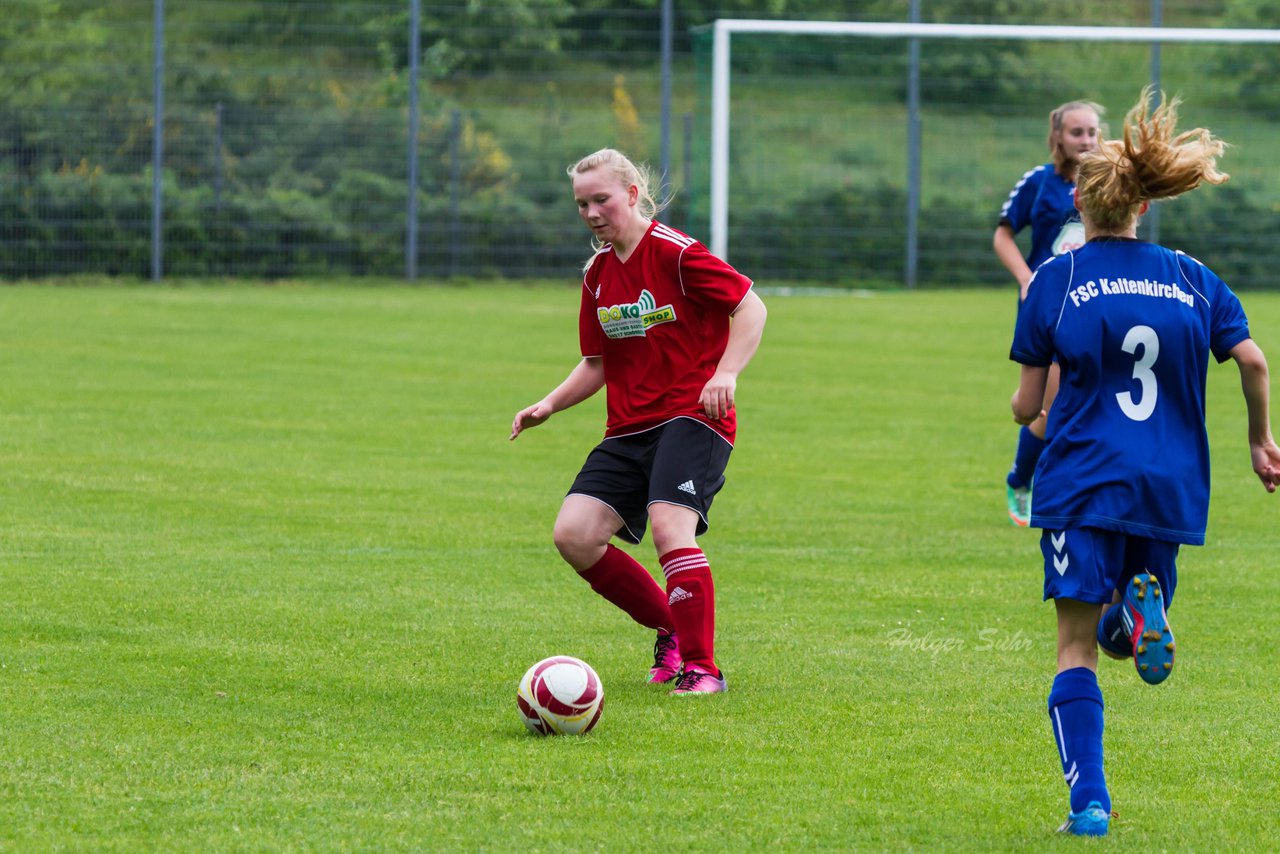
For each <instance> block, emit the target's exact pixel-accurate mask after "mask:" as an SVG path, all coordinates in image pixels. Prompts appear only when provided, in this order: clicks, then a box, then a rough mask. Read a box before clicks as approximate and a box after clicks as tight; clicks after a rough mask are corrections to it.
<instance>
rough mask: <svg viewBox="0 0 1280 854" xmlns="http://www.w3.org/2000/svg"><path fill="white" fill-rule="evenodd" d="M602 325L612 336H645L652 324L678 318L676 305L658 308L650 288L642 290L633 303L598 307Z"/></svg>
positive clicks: (655, 324)
mask: <svg viewBox="0 0 1280 854" xmlns="http://www.w3.org/2000/svg"><path fill="white" fill-rule="evenodd" d="M596 316H597V317H599V318H600V327H601V328H602V329H603V330H604V334H605V335H608V336H609V337H610V338H643V337H644V335H645V333H646V332H647V331H648V330H649V327H650V326H657V325H658V324H660V323H670V322H671V321H673V320H675V319H676V310H675V307H674V306H671V305H664V306H662V307H661V308H658V307H657V305H656V303H655V301H654V299H653V294H651V293H649V290H648V288H646V289H645V290H643V291H641V292H640V298H639V299H638V300H636V301H635V302H632V303H619V304H618V305H611V306H609V307H608V308H605V307H604V306H601V307H599V308H597V309H596Z"/></svg>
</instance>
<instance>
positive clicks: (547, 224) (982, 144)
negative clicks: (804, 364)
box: [0, 0, 1280, 285]
mask: <svg viewBox="0 0 1280 854" xmlns="http://www.w3.org/2000/svg"><path fill="white" fill-rule="evenodd" d="M1046 5H1047V4H1039V3H1033V2H1030V0H1007V2H1003V3H1001V4H990V3H976V2H966V0H953V1H952V2H937V3H926V4H921V3H919V2H917V1H916V0H876V2H859V3H855V2H846V3H840V2H832V3H827V4H818V3H810V4H804V5H803V6H800V5H799V4H795V3H770V4H766V3H752V2H738V3H735V4H733V5H729V4H728V3H725V5H724V7H723V8H715V7H711V8H698V9H692V8H689V7H688V6H687V5H683V4H675V3H673V2H670V0H666V2H663V0H658V2H656V3H655V2H652V0H651V2H648V3H633V4H616V3H615V4H613V5H609V6H603V7H601V6H592V5H591V4H588V3H577V4H574V3H571V2H566V0H525V2H507V3H499V4H491V5H488V6H486V7H485V8H478V7H477V6H475V5H452V6H446V5H421V4H420V2H419V0H355V2H349V3H342V4H329V3H320V2H310V3H308V2H285V0H266V2H247V0H203V2H201V3H190V2H180V1H179V0H168V2H167V4H166V3H165V2H164V0H153V2H144V1H143V0H137V2H132V3H129V2H125V3H116V4H97V3H90V2H88V0H65V2H62V3H53V2H52V0H48V2H46V0H28V2H24V3H21V4H18V5H17V6H16V7H14V8H12V9H8V10H6V18H7V19H8V20H7V22H6V23H2V24H0V47H2V49H3V62H2V63H0V276H2V277H5V278H10V279H13V278H23V277H43V276H59V275H65V274H73V273H108V274H117V275H127V276H150V277H157V278H158V277H162V276H243V277H268V278H280V277H298V276H325V275H377V276H395V277H408V278H416V277H423V278H435V277H456V276H467V277H487V276H506V277H533V276H536V277H543V278H545V277H565V278H566V279H568V278H570V277H572V276H573V275H574V274H575V271H576V270H577V269H578V267H579V265H580V262H581V260H582V258H583V256H584V255H585V254H586V252H587V251H588V235H587V234H586V232H585V230H584V229H582V227H581V225H580V224H579V223H578V221H577V219H576V216H575V213H574V210H573V205H572V201H571V199H570V198H569V188H568V180H567V178H566V177H565V173H564V169H565V167H566V166H567V165H568V164H569V163H571V162H573V161H574V160H576V159H577V158H578V157H579V156H581V155H582V154H585V153H587V152H589V151H591V150H594V149H595V148H599V147H602V146H604V145H613V146H617V147H620V148H623V149H624V150H626V151H628V152H629V153H631V154H633V155H634V156H635V157H637V158H638V159H642V160H647V161H648V162H650V163H651V164H652V165H653V166H655V167H659V168H660V167H664V166H665V168H666V176H665V177H666V180H667V182H668V185H669V187H670V190H671V191H672V192H673V194H674V198H673V202H672V204H671V206H670V207H669V208H668V210H667V211H666V212H665V213H664V218H665V219H667V221H669V222H671V223H672V224H674V225H676V226H677V227H680V228H683V229H685V230H687V231H689V232H690V233H692V234H694V235H695V236H698V237H702V238H704V239H706V238H707V237H708V221H709V216H710V211H709V206H708V193H709V184H708V179H707V174H708V158H709V155H710V150H709V149H710V147H709V135H710V121H709V114H708V110H709V94H710V91H709V86H710V78H709V73H708V63H709V51H708V49H707V45H706V43H705V40H704V37H703V36H701V35H700V33H701V32H702V31H701V30H700V29H699V27H702V26H705V25H706V24H707V23H708V22H710V21H712V20H714V19H716V18H719V17H736V18H743V17H757V18H765V17H773V18H792V17H801V18H803V17H809V18H821V19H843V20H898V21H906V20H909V19H911V17H912V16H913V14H914V15H916V16H919V14H920V11H921V8H922V6H923V12H924V17H923V19H924V20H926V21H934V22H955V23H993V22H994V23H1031V24H1043V23H1046V22H1049V23H1052V22H1053V21H1052V20H1049V21H1046V15H1052V14H1054V13H1053V10H1046V9H1044V8H1043V7H1045V6H1046ZM1247 6H1249V4H1247V3H1236V4H1222V3H1218V2H1209V0H1204V2H1199V3H1196V2H1188V3H1179V4H1177V6H1176V7H1174V6H1173V4H1169V5H1168V6H1167V7H1166V6H1162V5H1161V3H1160V2H1159V0H1133V1H1132V2H1102V0H1082V2H1080V3H1078V4H1076V5H1074V6H1073V9H1072V11H1073V13H1074V14H1075V17H1074V18H1073V19H1072V20H1071V21H1070V23H1073V24H1111V25H1117V24H1127V25H1135V26H1147V25H1151V24H1152V23H1153V21H1158V22H1159V23H1160V25H1162V26H1246V25H1247V26H1253V27H1257V26H1267V25H1270V24H1271V23H1276V24H1280V21H1277V22H1269V21H1267V20H1265V19H1262V18H1259V16H1258V9H1252V10H1251V9H1247V8H1245V7H1247ZM996 7H999V8H996ZM1258 8H1259V9H1265V8H1267V7H1266V6H1265V5H1263V4H1259V7H1258ZM1233 9H1234V10H1236V12H1237V13H1238V15H1237V17H1236V18H1233V17H1232V10H1233ZM1241 10H1243V11H1241ZM664 12H666V13H667V17H666V18H665V19H664ZM1246 13H1248V14H1251V15H1252V17H1250V18H1249V19H1248V20H1242V19H1239V15H1245V14H1246ZM1264 17H1265V16H1264ZM734 51H735V54H734V78H733V111H734V113H733V114H734V125H733V135H734V146H733V149H732V155H731V156H732V160H731V163H730V171H731V176H732V195H731V201H730V204H731V207H732V210H733V217H732V220H731V232H730V235H729V241H728V245H729V253H730V256H731V260H733V261H734V263H735V264H737V265H738V266H739V267H741V268H742V269H743V270H744V271H746V272H748V273H749V274H751V275H752V276H754V277H756V278H757V279H759V280H761V281H766V280H767V281H787V282H797V281H805V282H819V283H828V284H835V285H858V284H865V283H869V282H884V283H888V284H894V283H901V282H903V281H905V280H907V279H908V278H909V277H918V279H919V281H920V282H921V283H922V284H925V285H946V284H953V283H965V284H967V283H973V282H990V283H996V282H1003V281H1004V280H1005V278H1006V277H1005V275H1004V273H1003V270H1002V269H1001V268H1000V267H999V265H998V264H997V262H996V261H995V258H994V255H993V254H992V252H991V249H990V238H991V232H992V230H993V229H994V225H995V218H996V214H997V212H998V210H999V206H1000V203H1001V202H1002V201H1003V199H1004V197H1005V195H1006V194H1007V193H1008V191H1009V189H1010V188H1011V187H1012V185H1013V183H1014V182H1015V181H1016V180H1017V178H1018V177H1019V176H1020V175H1021V174H1022V172H1023V171H1025V169H1027V168H1028V167H1030V166H1032V165H1035V164H1036V163H1039V162H1043V161H1044V160H1045V159H1046V157H1045V152H1044V150H1043V136H1044V131H1043V127H1042V125H1043V124H1044V116H1045V115H1046V114H1047V112H1048V110H1049V109H1050V108H1051V107H1052V106H1054V105H1055V104H1056V103H1058V102H1060V101H1063V100H1068V99H1070V98H1076V97H1086V98H1090V99H1093V100H1098V101H1101V102H1102V103H1104V104H1106V105H1107V106H1108V107H1109V108H1110V110H1111V119H1112V121H1113V123H1114V122H1115V121H1117V120H1118V118H1119V116H1120V115H1122V113H1123V110H1124V108H1125V107H1127V106H1128V105H1129V104H1131V103H1132V101H1133V100H1134V98H1135V97H1136V95H1137V93H1138V90H1139V89H1140V87H1141V85H1142V84H1143V83H1144V82H1146V80H1147V79H1149V77H1150V74H1151V69H1152V48H1151V46H1150V45H1129V46H1101V47H1100V46H1096V45H1088V46H1086V45H1070V44H1068V45H1061V44H1059V45H1048V44H1044V45H1028V46H1020V45H1013V44H1011V43H1007V42H999V41H989V42H985V43H977V44H966V45H963V46H959V45H949V46H937V47H935V46H933V45H926V46H924V47H922V48H921V47H919V46H917V52H918V53H919V54H920V62H919V65H918V66H916V68H917V73H918V75H919V83H920V86H919V90H918V91H919V95H918V105H919V106H918V111H917V112H915V113H912V112H910V111H909V110H908V103H909V100H910V99H909V94H910V93H909V89H908V86H907V82H908V80H909V79H910V77H911V73H912V65H911V62H910V58H911V53H912V51H911V45H910V43H909V42H908V41H907V40H905V39H899V40H876V41H874V42H869V41H867V40H862V41H858V40H819V41H817V42H814V41H812V40H809V41H798V40H794V39H787V38H777V37H771V38H765V37H761V38H760V39H758V40H756V41H754V42H753V41H751V40H742V41H741V42H738V43H735V47H734ZM1274 53H1275V51H1274V50H1272V51H1270V52H1268V51H1267V50H1266V49H1265V48H1262V47H1247V48H1238V49H1235V50H1234V51H1228V50H1224V49H1222V48H1221V47H1220V46H1219V47H1212V46H1198V47H1187V46H1177V47H1174V46H1166V47H1165V48H1164V49H1163V52H1162V54H1161V55H1160V61H1161V66H1162V71H1161V75H1162V82H1163V83H1164V84H1165V86H1166V87H1167V88H1169V89H1170V90H1171V91H1179V92H1181V93H1182V94H1183V95H1184V97H1185V98H1186V100H1187V107H1186V108H1185V109H1184V115H1185V116H1186V118H1187V120H1188V121H1190V122H1195V123H1203V124H1208V125H1209V126H1211V127H1213V128H1214V130H1215V131H1217V132H1219V133H1221V134H1222V135H1223V136H1224V137H1226V138H1227V139H1228V141H1230V142H1233V143H1235V148H1234V149H1233V150H1232V152H1231V154H1230V155H1229V157H1228V159H1227V160H1226V161H1225V162H1224V167H1226V168H1227V169H1228V171H1230V172H1232V174H1233V176H1234V179H1233V182H1232V183H1231V184H1229V185H1228V186H1227V187H1225V188H1213V189H1210V190H1206V191H1200V192H1198V193H1197V194H1193V196H1192V197H1188V198H1187V199H1186V200H1179V201H1176V202H1174V203H1172V204H1171V205H1169V206H1167V210H1165V211H1164V212H1163V213H1162V217H1161V222H1162V233H1161V237H1162V238H1163V239H1165V242H1171V243H1175V244H1176V245H1182V246H1183V247H1184V248H1187V249H1188V250H1189V251H1192V252H1193V253H1195V254H1199V255H1201V256H1203V257H1204V258H1205V260H1206V261H1209V262H1210V263H1211V264H1212V265H1213V266H1214V267H1215V269H1219V271H1220V272H1222V273H1223V274H1224V276H1226V277H1227V278H1228V280H1230V281H1232V282H1233V284H1246V285H1249V284H1254V285H1263V284H1269V282H1268V281H1267V280H1266V274H1265V271H1266V270H1267V269H1269V268H1270V267H1271V266H1274V264H1275V262H1276V261H1277V260H1280V259H1272V258H1271V257H1270V253H1271V252H1272V251H1274V250H1273V249H1272V248H1271V246H1272V243H1273V241H1271V240H1270V239H1269V234H1268V232H1269V228H1268V227H1267V226H1268V221H1269V217H1270V216H1271V215H1273V213H1274V211H1275V210H1276V209H1280V180H1277V179H1276V178H1274V177H1272V175H1271V171H1272V170H1271V169H1270V163H1271V162H1272V161H1273V160H1274V159H1275V155H1276V154H1277V153H1278V152H1277V146H1276V141H1275V139H1274V131H1275V129H1276V128H1277V127H1280V124H1277V121H1276V119H1277V116H1280V114H1277V112H1276V110H1275V107H1276V106H1277V104H1276V100H1278V99H1276V96H1274V95H1272V94H1271V92H1270V89H1271V88H1274V87H1273V86H1272V85H1271V83H1270V81H1271V80H1272V79H1273V78H1272V77H1270V76H1269V75H1270V74H1272V73H1274V71H1275V69H1276V68H1277V67H1280V63H1278V62H1277V61H1276V58H1275V57H1274V56H1273V54H1274ZM913 115H914V117H915V120H916V121H918V125H917V127H918V128H919V142H918V161H919V175H920V180H919V182H918V184H916V192H917V193H918V198H916V199H915V200H914V201H913V200H912V199H911V198H910V192H909V191H910V190H911V189H912V184H911V182H910V181H909V180H908V179H909V173H910V171H911V169H910V162H909V160H910V158H909V157H908V151H909V150H910V149H911V147H912V146H911V140H910V139H909V134H908V130H909V128H910V127H911V126H912V119H913ZM157 164H158V167H159V168H157ZM913 205H914V208H915V210H916V218H915V219H914V220H913V222H915V224H916V226H917V227H918V240H917V241H916V242H917V243H918V246H917V247H916V249H915V252H914V253H909V252H908V243H907V235H908V232H909V228H908V225H909V224H908V220H907V218H906V215H907V212H908V210H909V209H911V208H912V206H913ZM913 256H914V257H913ZM910 263H914V264H915V265H916V267H917V269H916V270H915V271H911V270H909V264H910ZM909 274H910V275H909Z"/></svg>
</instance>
